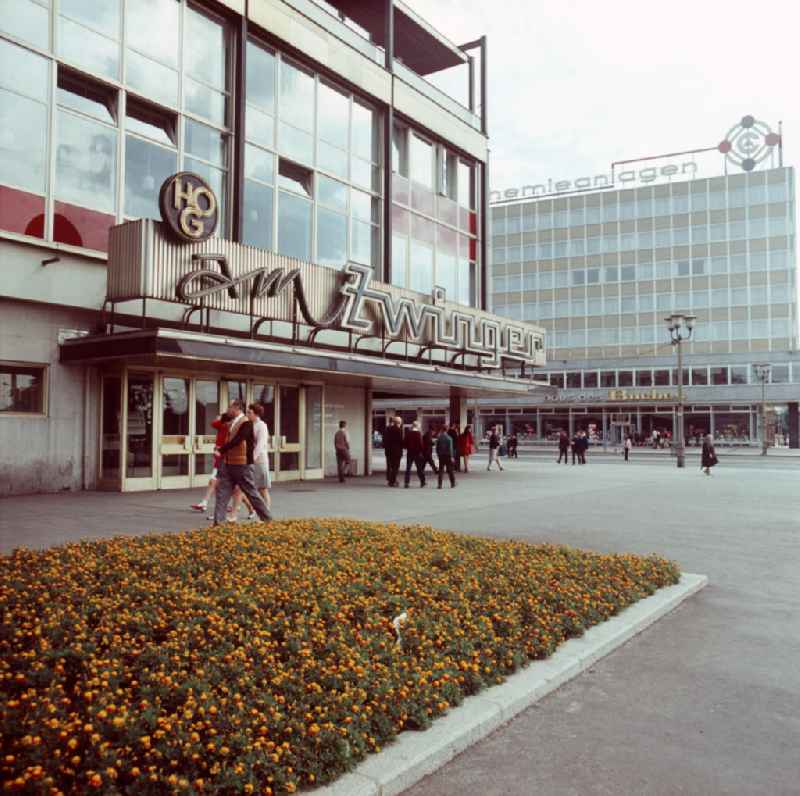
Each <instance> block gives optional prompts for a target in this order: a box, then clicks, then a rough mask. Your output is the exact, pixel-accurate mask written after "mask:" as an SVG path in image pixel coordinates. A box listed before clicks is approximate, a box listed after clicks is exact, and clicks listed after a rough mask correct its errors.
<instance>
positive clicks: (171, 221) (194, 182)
mask: <svg viewBox="0 0 800 796" xmlns="http://www.w3.org/2000/svg"><path fill="white" fill-rule="evenodd" d="M158 207H159V209H160V210H161V218H162V220H163V221H164V223H165V224H166V225H167V226H168V227H169V228H170V230H171V231H172V233H173V234H174V235H175V236H176V237H177V238H178V239H179V240H181V241H183V242H186V243H197V242H199V241H203V240H206V239H207V238H210V237H211V236H212V235H213V234H214V230H216V228H217V222H218V221H219V203H218V202H217V197H216V196H215V195H214V191H213V190H212V189H211V186H210V185H209V184H208V183H207V182H206V181H205V180H204V179H203V178H202V177H199V176H198V175H197V174H193V173H192V172H190V171H181V172H179V173H178V174H173V175H172V176H171V177H167V179H166V180H164V184H163V185H162V186H161V191H160V192H159V195H158Z"/></svg>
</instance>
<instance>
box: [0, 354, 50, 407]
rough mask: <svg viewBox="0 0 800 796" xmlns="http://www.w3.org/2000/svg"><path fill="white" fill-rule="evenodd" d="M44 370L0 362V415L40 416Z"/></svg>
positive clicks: (42, 405)
mask: <svg viewBox="0 0 800 796" xmlns="http://www.w3.org/2000/svg"><path fill="white" fill-rule="evenodd" d="M44 406H45V368H44V367H42V366H37V365H10V364H5V363H2V362H0V413H2V412H8V413H12V412H14V413H17V412H19V413H22V414H42V413H43V412H44Z"/></svg>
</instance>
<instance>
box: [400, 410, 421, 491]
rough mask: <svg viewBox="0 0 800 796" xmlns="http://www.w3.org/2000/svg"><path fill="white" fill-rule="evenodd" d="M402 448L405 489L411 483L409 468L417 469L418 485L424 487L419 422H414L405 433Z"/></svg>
mask: <svg viewBox="0 0 800 796" xmlns="http://www.w3.org/2000/svg"><path fill="white" fill-rule="evenodd" d="M403 447H404V448H405V450H406V483H405V486H406V489H408V487H409V485H410V483H411V468H412V467H416V468H417V475H418V476H419V485H420V486H425V462H424V460H423V458H422V434H421V432H420V430H419V422H417V421H416V420H415V421H414V423H413V424H412V426H411V428H410V429H408V430H407V431H406V436H405V438H404V439H403Z"/></svg>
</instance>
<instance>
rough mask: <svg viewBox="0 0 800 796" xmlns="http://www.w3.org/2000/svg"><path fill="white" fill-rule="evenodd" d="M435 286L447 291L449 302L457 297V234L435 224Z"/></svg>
mask: <svg viewBox="0 0 800 796" xmlns="http://www.w3.org/2000/svg"><path fill="white" fill-rule="evenodd" d="M436 234H437V249H436V284H437V285H438V286H439V287H443V288H444V289H445V290H446V291H447V298H448V300H449V301H454V300H456V298H457V295H458V268H457V264H458V233H456V231H455V230H451V229H449V228H447V227H445V226H442V225H441V224H437V232H436Z"/></svg>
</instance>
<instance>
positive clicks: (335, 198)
mask: <svg viewBox="0 0 800 796" xmlns="http://www.w3.org/2000/svg"><path fill="white" fill-rule="evenodd" d="M0 5H2V9H3V11H2V13H0V263H2V278H1V279H0V441H1V442H2V444H0V451H2V453H0V492H2V493H10V492H31V491H37V490H60V489H75V488H91V487H95V486H100V487H104V488H110V489H148V488H161V487H165V486H192V485H195V486H196V485H202V484H205V483H206V482H207V480H208V474H209V472H210V467H211V455H210V453H211V451H212V450H213V439H211V438H210V437H211V435H212V434H213V430H212V429H211V427H210V421H211V420H212V419H213V418H214V417H215V415H216V414H217V413H218V412H219V411H220V408H221V407H224V406H225V405H226V403H227V401H229V400H230V399H232V398H241V399H243V400H245V401H251V400H255V399H258V400H260V401H262V402H263V403H264V404H265V406H266V408H267V419H268V422H269V425H270V428H271V431H272V433H273V435H274V437H273V457H272V462H273V466H274V468H275V475H276V477H277V478H278V479H279V480H281V479H288V478H315V477H321V476H322V474H323V473H324V472H325V470H326V469H327V470H331V468H332V467H335V465H333V464H332V462H331V458H332V457H331V455H330V451H328V450H327V449H328V448H329V447H330V444H329V443H330V440H329V439H328V437H329V436H330V433H332V431H331V429H332V428H333V427H334V424H335V423H337V422H338V420H339V419H346V420H348V423H349V426H350V430H351V437H352V440H353V455H354V458H355V460H356V462H357V463H358V468H359V472H364V471H366V470H368V469H369V455H368V445H367V441H368V439H369V434H370V431H371V429H370V425H371V424H370V422H369V420H370V417H371V409H370V406H369V404H370V401H371V397H372V394H373V392H375V391H384V392H388V394H391V393H392V390H393V389H395V387H396V385H398V384H401V385H402V388H403V389H404V390H405V392H406V393H408V392H409V391H411V393H412V394H413V392H414V390H415V389H420V390H422V391H423V392H425V391H427V392H431V393H432V394H439V395H443V396H445V397H447V396H448V395H449V393H450V392H451V391H452V390H456V389H458V390H459V391H461V392H459V395H464V396H468V395H469V394H470V390H472V389H473V388H476V385H477V386H480V384H481V383H483V384H484V386H485V384H488V383H489V382H488V381H486V379H490V381H491V383H492V384H495V385H499V384H501V382H503V380H502V379H497V378H495V377H489V376H485V374H484V376H481V375H479V374H478V375H475V376H474V378H473V376H472V375H471V374H472V373H473V372H474V371H475V370H476V369H475V368H472V369H471V363H473V361H474V358H472V357H471V356H470V355H468V354H465V355H464V357H463V359H462V361H460V362H459V367H460V369H461V373H460V375H459V374H456V373H455V372H454V371H452V370H451V369H449V368H448V364H449V362H450V358H448V357H445V356H444V354H442V352H441V351H439V350H438V349H436V350H429V351H428V352H427V354H426V357H425V359H424V361H423V360H421V359H419V358H416V359H414V360H413V361H408V358H409V356H410V354H409V346H408V345H404V346H403V357H404V358H405V359H404V362H401V361H400V360H401V357H400V355H398V354H397V353H396V349H397V348H399V347H396V348H395V349H393V348H392V347H391V346H390V345H389V338H390V337H391V336H389V337H387V338H385V339H381V338H380V337H379V342H378V343H376V342H375V340H374V339H366V340H363V339H361V340H358V341H356V340H355V336H354V335H352V334H348V335H345V337H346V338H348V339H346V340H345V342H344V343H341V337H342V336H341V335H340V336H339V338H338V339H337V338H335V336H331V335H329V336H328V337H327V338H326V335H325V333H322V334H316V330H314V331H315V333H314V334H311V332H310V330H309V329H308V328H302V324H298V321H297V313H296V309H294V310H293V309H292V307H293V306H294V305H293V304H291V303H289V302H288V299H286V300H285V301H284V300H283V299H280V301H283V304H281V307H282V308H283V309H282V310H281V311H282V312H284V315H286V313H288V315H286V317H285V318H284V321H285V323H284V326H286V327H288V328H289V332H288V333H287V334H288V335H289V337H288V338H287V339H283V338H281V337H280V333H279V332H280V330H279V329H278V330H277V331H276V329H277V327H278V326H279V324H277V322H276V320H275V318H271V317H265V318H261V319H260V320H261V321H262V323H261V325H260V326H258V328H256V326H255V325H253V323H251V321H252V320H253V319H252V318H251V319H247V318H246V317H245V316H243V315H242V313H241V312H239V314H238V315H237V314H236V312H227V313H226V312H223V311H222V309H220V308H221V307H222V304H220V303H218V304H214V305H213V306H214V307H216V310H214V311H212V310H211V309H208V307H210V306H212V304H208V305H207V306H206V308H205V309H201V310H200V311H199V312H195V310H197V309H198V307H197V306H193V305H192V303H191V302H189V306H188V308H187V306H181V302H180V301H178V300H177V299H176V298H175V290H176V288H175V287H174V281H175V279H178V278H179V277H180V276H181V273H182V272H181V271H180V269H181V268H184V267H186V268H189V267H191V257H189V255H186V256H185V257H184V253H183V252H184V250H183V249H180V248H170V247H171V246H172V243H171V242H169V241H167V239H166V237H165V236H164V235H163V234H162V231H160V230H161V227H160V226H159V225H158V224H155V226H154V225H153V223H152V222H149V221H147V220H148V219H158V218H159V205H158V200H159V188H160V186H161V185H162V183H164V181H165V179H167V178H168V177H170V176H171V175H173V174H175V173H177V172H181V171H186V172H192V173H194V174H197V175H199V176H200V177H202V178H203V179H204V180H205V181H206V182H207V183H208V185H209V186H210V187H211V189H212V190H213V193H214V194H215V196H216V204H217V210H218V215H219V221H218V226H217V228H216V233H215V234H216V237H214V238H212V239H211V241H207V242H206V243H207V244H208V246H206V248H205V249H202V251H204V252H206V253H207V252H209V251H210V252H214V251H215V247H217V244H215V243H214V242H215V241H218V240H219V241H221V242H223V243H224V245H225V246H228V244H229V243H230V245H231V246H232V247H233V248H231V249H227V248H226V249H225V250H226V251H232V252H234V253H233V254H231V255H230V256H231V257H232V258H234V259H238V261H240V263H241V264H242V268H243V269H245V270H246V267H248V266H247V263H251V266H254V265H255V264H261V265H262V266H263V265H264V263H267V264H269V263H273V264H278V265H279V266H280V265H281V264H286V267H288V266H289V265H292V264H293V265H294V266H296V267H298V268H301V270H302V269H305V268H306V265H305V264H310V265H309V266H308V267H309V268H310V269H311V270H307V271H304V278H305V279H306V280H310V283H309V281H307V282H306V290H307V291H310V294H309V295H310V296H311V298H310V299H309V300H310V301H311V303H312V304H313V303H314V302H317V303H320V302H322V301H323V298H325V297H326V296H327V295H328V294H327V293H325V290H327V291H328V293H329V294H330V296H331V297H334V296H336V295H338V294H337V292H336V291H337V290H338V287H337V285H339V284H340V283H341V280H339V277H338V276H337V273H338V272H339V271H340V270H341V269H342V268H343V267H344V266H345V265H346V264H348V263H349V264H356V265H358V266H364V267H366V268H368V269H371V270H370V271H369V273H370V275H371V278H372V279H373V280H374V282H375V283H379V284H380V285H382V286H383V288H382V289H384V288H385V290H386V291H393V292H392V293H391V295H392V297H393V298H392V300H399V298H400V297H403V296H406V297H409V298H410V299H412V300H413V301H416V302H417V303H418V304H420V305H421V304H424V303H425V302H429V301H430V300H431V291H432V290H433V288H434V286H437V287H439V288H442V290H440V291H439V292H438V302H439V304H440V305H442V306H445V307H447V308H449V310H448V311H454V309H458V308H459V307H460V308H462V310H463V311H464V312H466V313H468V314H471V315H470V317H472V318H475V319H477V321H476V322H482V321H481V319H483V318H484V317H485V316H486V313H485V312H483V310H484V309H485V308H486V304H487V293H486V291H487V278H486V274H485V267H486V263H487V257H486V241H487V236H486V206H487V202H486V201H485V197H486V196H487V195H488V191H487V187H486V163H487V151H488V149H487V140H488V139H487V135H486V115H485V108H486V103H485V102H484V95H485V83H486V81H485V72H486V58H485V53H486V48H485V39H481V40H478V41H476V42H471V43H467V44H464V45H462V46H456V45H454V44H453V43H451V42H450V41H448V40H447V39H446V38H445V37H444V36H443V35H442V34H440V33H439V32H437V31H436V30H434V29H433V28H432V27H431V26H430V25H428V24H427V23H426V22H425V21H424V20H422V19H420V18H419V17H418V16H417V15H416V14H414V13H413V12H412V11H411V10H410V9H408V8H407V7H406V6H405V5H404V4H403V3H402V2H400V0H396V2H391V0H389V1H388V2H387V0H373V1H371V2H359V3H353V2H347V1H346V0H341V2H333V1H332V2H327V3H326V2H321V1H320V2H313V1H312V0H248V2H245V0H219V1H215V0H208V1H207V2H203V1H201V0H198V2H189V1H188V0H104V2H86V1H85V0H16V2H14V3H3V4H0ZM12 7H13V11H12ZM448 69H449V70H456V71H459V72H460V73H461V75H462V77H463V85H464V91H463V94H462V96H461V97H460V99H454V98H452V97H451V96H449V95H447V94H445V93H444V92H443V91H441V90H439V89H438V88H436V87H435V86H434V85H433V84H432V83H431V82H429V79H428V78H431V76H432V75H435V73H438V72H440V71H442V70H448ZM137 219H143V220H144V221H142V222H137ZM121 224H124V225H125V226H124V227H120V226H119V225H121ZM112 229H114V230H116V231H119V232H114V233H112V235H111V238H110V236H109V233H110V230H112ZM120 230H121V231H120ZM124 230H128V231H127V232H125V231H124ZM114 235H117V238H116V239H117V241H118V242H119V247H118V248H117V249H116V251H117V255H115V256H116V260H113V257H110V254H109V252H110V246H109V241H110V239H111V240H113V239H114ZM126 235H127V236H128V237H127V238H126V237H125V236H126ZM128 239H130V241H133V242H132V243H131V244H130V246H128V243H127V242H126V241H128ZM134 239H135V240H134ZM137 241H138V242H141V241H146V246H145V249H141V250H139V249H136V246H138V245H139V243H137ZM134 243H135V245H134ZM223 243H220V244H219V247H222V245H223ZM191 245H192V246H199V245H200V244H191ZM126 247H127V248H126ZM148 247H149V248H148ZM249 247H252V248H249ZM217 248H218V247H217ZM191 251H192V252H194V254H197V252H199V251H201V250H200V249H198V248H195V249H191ZM136 252H138V254H136ZM265 253H266V254H265ZM135 254H136V256H137V257H138V258H139V259H136V260H135V262H134V261H133V260H132V261H131V263H132V264H131V266H130V268H129V269H128V270H127V271H126V268H127V266H126V263H125V260H126V258H129V259H130V258H134V255H135ZM194 254H192V255H191V256H194ZM278 255H280V256H281V257H283V258H287V259H279V258H278ZM148 258H149V259H148ZM170 258H172V259H170ZM181 258H183V259H181ZM270 258H271V259H270ZM276 258H278V259H276ZM145 260H146V261H147V262H146V263H145ZM168 260H169V263H171V264H170V265H168V263H167V261H168ZM184 260H185V262H186V263H189V265H186V266H183V265H180V263H182V262H184ZM143 263H144V264H143ZM151 267H152V268H153V269H156V270H157V269H162V270H161V271H158V273H160V274H161V276H160V277H159V279H166V278H167V276H169V274H168V273H167V272H168V270H169V268H172V269H173V270H172V271H171V272H169V273H171V274H172V277H170V278H173V282H172V283H170V284H171V285H172V287H171V288H170V289H171V290H172V293H171V294H170V295H169V296H166V295H161V296H155V297H154V291H155V289H156V287H158V288H159V289H161V288H163V289H166V288H165V287H164V285H166V282H164V285H160V283H159V285H156V280H155V276H153V274H155V273H156V270H154V271H147V270H146V269H147V268H151ZM264 267H266V266H264ZM141 269H144V270H141ZM176 269H177V270H176ZM314 269H316V270H314ZM145 271H146V274H145ZM134 273H135V274H136V275H137V279H138V280H139V281H138V282H137V283H136V284H135V285H131V284H130V282H131V279H130V278H128V279H127V281H126V278H127V277H131V275H132V274H134ZM165 274H166V276H165ZM326 274H328V275H327V276H326ZM330 274H333V275H332V276H331V275H330ZM251 282H252V280H251ZM245 284H246V280H245V282H244V283H242V286H240V287H239V288H236V289H239V290H243V289H244V285H245ZM326 286H327V287H326ZM126 291H127V292H126ZM162 292H163V291H162ZM221 292H222V293H224V292H225V291H224V290H223V291H221ZM229 292H230V293H231V294H233V293H234V292H235V289H234V287H231V288H230V289H229ZM159 297H160V299H162V300H161V301H160V302H159V301H158V300H156V299H158V298H159ZM315 297H316V298H315ZM127 298H131V299H137V300H139V299H140V301H139V302H138V304H136V302H134V304H135V305H136V306H135V307H134V306H133V304H131V302H128V304H127V305H126V303H125V301H124V300H123V299H127ZM164 299H169V300H164ZM215 300H216V299H215ZM222 300H223V299H219V301H220V302H221V301H222ZM170 302H171V303H170ZM276 302H279V300H278V299H276ZM184 303H185V302H184ZM199 304H200V305H201V306H202V304H203V301H200V302H199ZM104 310H105V311H104ZM293 312H294V315H293V314H292V313H293ZM109 313H110V314H111V317H109ZM209 313H210V314H209ZM276 317H277V316H276ZM287 319H288V320H287ZM498 328H499V327H498ZM298 329H299V330H300V331H299V332H298ZM264 330H266V332H265V331H264ZM193 334H194V335H195V337H193V338H192V337H191V335H193ZM362 337H363V338H369V335H367V334H364V335H362ZM167 338H169V340H170V342H169V345H167V343H166V342H165V341H166V340H167ZM267 338H269V339H270V341H271V345H272V348H271V349H269V348H268V347H267V346H265V345H262V344H257V343H258V341H262V342H263V341H265V340H266V339H267ZM239 339H241V341H242V342H237V341H238V340H239ZM404 342H405V343H408V340H407V339H406V340H405V341H404ZM190 344H191V345H190ZM245 344H247V345H249V346H250V348H249V349H247V350H246V351H245ZM355 346H358V350H357V351H356V350H355ZM189 347H194V348H195V351H194V353H193V354H192V356H188V355H187V354H186V351H187V350H188V348H189ZM197 347H200V349H202V350H199V349H198V348H197ZM166 348H169V349H170V355H169V357H167V356H166V355H165V353H164V351H165V350H166ZM410 348H411V353H412V354H413V355H414V356H416V353H417V352H418V350H419V347H415V346H413V345H411V346H410ZM434 348H435V347H434ZM198 351H199V353H198ZM323 351H324V352H325V356H322V352H323ZM345 354H346V356H345ZM449 356H450V357H452V352H451V354H450V355H449ZM539 356H541V354H539ZM356 360H358V361H359V362H360V364H359V365H358V367H356V364H354V363H355V362H356ZM401 366H402V367H401ZM403 367H405V368H406V370H403V369H402V368H403ZM408 369H410V370H408ZM482 378H483V379H484V381H483V382H481V379H482ZM506 387H507V388H508V389H511V390H512V392H513V391H515V390H517V389H518V388H517V387H516V386H514V385H510V384H506ZM502 389H503V388H502V385H501V391H502Z"/></svg>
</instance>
